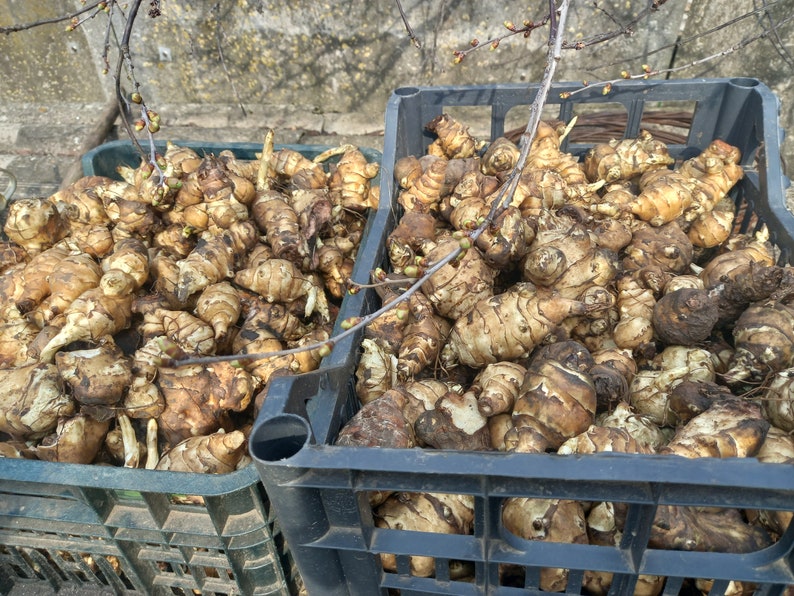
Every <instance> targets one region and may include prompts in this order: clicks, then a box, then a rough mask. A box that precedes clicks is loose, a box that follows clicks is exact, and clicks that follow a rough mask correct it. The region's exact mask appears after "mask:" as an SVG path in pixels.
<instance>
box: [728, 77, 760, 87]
mask: <svg viewBox="0 0 794 596" xmlns="http://www.w3.org/2000/svg"><path fill="white" fill-rule="evenodd" d="M730 82H731V85H733V86H735V87H742V88H745V89H751V88H753V87H758V84H759V82H760V81H759V80H758V79H753V78H750V77H737V78H735V79H731V81H730Z"/></svg>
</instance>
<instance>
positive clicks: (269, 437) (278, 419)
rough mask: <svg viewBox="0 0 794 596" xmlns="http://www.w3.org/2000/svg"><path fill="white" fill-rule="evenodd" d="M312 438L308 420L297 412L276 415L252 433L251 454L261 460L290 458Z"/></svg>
mask: <svg viewBox="0 0 794 596" xmlns="http://www.w3.org/2000/svg"><path fill="white" fill-rule="evenodd" d="M310 439H311V430H310V428H309V424H308V422H307V421H306V420H305V419H303V418H301V417H300V416H297V415H295V414H282V415H280V416H274V417H273V418H270V419H268V420H265V421H263V422H262V423H261V424H259V425H258V426H257V427H256V428H255V429H254V431H253V432H252V433H251V441H250V450H251V456H252V457H254V458H256V459H259V460H261V461H280V460H283V459H289V458H290V457H292V456H294V455H296V454H297V453H298V452H299V451H300V450H301V449H303V448H304V447H305V446H306V445H307V444H308V443H309V440H310Z"/></svg>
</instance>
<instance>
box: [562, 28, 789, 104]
mask: <svg viewBox="0 0 794 596" xmlns="http://www.w3.org/2000/svg"><path fill="white" fill-rule="evenodd" d="M790 21H794V15H789V16H788V17H786V18H785V19H783V20H781V21H779V22H778V23H777V25H776V27H775V28H776V29H777V28H779V27H780V26H781V25H785V24H786V23H788V22H790ZM770 33H771V31H770V30H766V29H765V30H764V31H762V32H761V33H759V34H757V35H753V36H751V37H746V38H744V39H743V40H741V41H740V42H738V43H736V44H734V45H732V46H731V47H729V48H726V49H724V50H720V51H719V52H716V53H714V54H711V55H709V56H705V57H704V58H698V59H697V60H693V61H692V62H688V63H687V64H682V65H681V66H675V67H673V68H660V69H652V68H650V67H647V66H646V67H645V68H644V70H643V72H642V73H639V74H630V73H628V72H624V75H623V76H621V77H620V78H619V79H611V80H608V81H599V82H598V83H589V84H588V85H585V86H583V87H582V88H580V89H575V90H574V91H567V92H565V94H564V97H565V98H568V97H571V96H573V95H577V94H579V93H581V92H582V91H584V90H585V89H589V88H591V87H593V86H602V87H603V88H604V94H608V93H609V90H610V89H611V88H612V85H614V84H615V83H618V82H620V81H623V80H631V79H648V78H650V77H656V76H659V75H663V74H671V73H676V72H681V71H682V70H687V69H690V68H693V67H695V66H699V65H701V64H705V63H706V62H710V61H712V60H716V59H717V58H723V57H725V56H728V55H730V54H733V53H734V52H737V51H739V50H741V49H742V48H744V47H746V46H748V45H750V44H751V43H753V42H755V41H758V40H759V39H763V38H765V37H767V36H768V35H769V34H770Z"/></svg>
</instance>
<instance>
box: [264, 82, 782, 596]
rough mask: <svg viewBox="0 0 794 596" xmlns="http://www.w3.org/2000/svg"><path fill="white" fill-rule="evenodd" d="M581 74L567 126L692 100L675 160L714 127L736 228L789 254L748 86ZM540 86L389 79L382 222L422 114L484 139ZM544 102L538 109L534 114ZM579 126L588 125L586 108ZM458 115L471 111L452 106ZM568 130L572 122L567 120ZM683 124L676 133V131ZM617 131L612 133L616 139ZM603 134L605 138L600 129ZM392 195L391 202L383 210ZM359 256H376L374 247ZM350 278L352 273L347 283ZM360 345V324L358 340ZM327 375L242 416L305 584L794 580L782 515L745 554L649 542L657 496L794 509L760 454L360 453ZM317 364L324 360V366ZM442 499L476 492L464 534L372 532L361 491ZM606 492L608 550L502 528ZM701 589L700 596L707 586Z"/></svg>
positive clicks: (353, 400)
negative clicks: (542, 507)
mask: <svg viewBox="0 0 794 596" xmlns="http://www.w3.org/2000/svg"><path fill="white" fill-rule="evenodd" d="M580 88H581V85H579V84H573V83H571V84H567V83H563V84H555V85H554V86H553V87H552V89H551V93H550V94H549V104H551V109H552V110H553V112H554V113H553V114H550V115H549V117H559V119H560V120H563V121H566V122H567V121H569V120H570V118H571V116H572V115H574V114H577V113H580V112H581V113H583V114H586V113H589V112H592V111H593V110H595V111H598V110H599V109H601V110H609V111H613V110H614V107H615V106H614V104H618V107H621V106H622V108H623V114H622V116H620V115H619V116H617V117H612V120H613V122H618V123H620V124H621V126H622V130H623V134H625V136H627V137H630V136H634V135H636V134H637V132H638V131H639V129H640V126H641V123H642V126H643V127H644V126H645V122H644V113H645V112H648V111H651V110H657V109H660V108H665V107H669V106H673V107H674V108H675V107H677V106H679V104H683V105H686V106H689V107H690V108H691V113H690V114H689V116H688V119H687V122H688V128H687V130H685V131H684V132H683V134H681V135H680V136H681V140H680V141H679V142H677V143H670V144H669V146H670V151H671V154H673V155H674V156H675V157H678V158H687V157H690V156H692V155H694V154H696V153H699V152H700V151H701V150H702V149H704V148H705V146H706V145H707V144H708V143H709V142H710V141H711V140H712V139H715V138H721V139H723V140H726V141H727V142H729V143H731V144H734V145H736V146H738V147H739V148H740V149H741V150H742V155H743V159H742V164H743V166H744V167H745V171H746V176H745V178H744V179H743V180H742V181H741V183H740V185H739V188H738V189H737V190H736V198H737V201H738V202H739V205H740V206H742V207H744V210H742V211H741V212H740V213H741V215H740V216H739V219H741V226H742V229H743V231H748V230H752V229H755V228H756V227H757V226H758V225H760V224H761V223H766V224H767V226H768V227H769V229H770V231H771V236H772V239H773V241H774V242H775V243H776V244H777V245H778V247H779V248H780V249H781V258H780V259H781V262H790V261H792V258H793V257H792V249H794V238H793V237H792V235H793V234H794V217H793V216H792V215H791V214H790V213H789V212H788V211H787V210H786V207H785V202H784V188H785V187H786V186H787V184H788V180H787V179H786V178H785V177H784V175H783V172H782V168H781V160H780V153H779V148H780V143H781V141H782V138H783V133H782V131H781V130H780V128H779V125H778V102H777V99H776V98H775V96H774V95H773V94H772V93H771V92H770V90H769V89H768V88H767V87H766V86H764V85H763V84H761V83H760V82H759V81H757V80H754V79H716V80H714V79H697V80H680V81H663V82H656V81H650V80H648V81H625V82H621V83H620V84H616V85H614V87H613V89H612V92H611V93H610V94H608V95H603V94H602V92H601V88H600V87H599V88H592V89H586V90H584V91H583V92H577V93H575V94H573V95H572V96H571V97H570V98H568V99H565V100H564V99H561V97H560V93H562V92H566V91H575V90H579V89H580ZM537 89H538V87H537V86H536V85H524V84H521V85H519V84H510V85H494V86H464V87H426V88H402V89H398V90H396V91H395V92H394V93H393V95H392V97H391V99H390V101H389V103H388V109H387V113H386V136H385V140H384V141H385V142H384V153H383V168H382V174H381V202H382V204H381V208H380V210H379V212H378V215H377V225H379V226H384V227H385V228H386V229H387V231H390V230H391V229H393V227H394V226H395V225H396V221H397V218H398V214H397V212H396V211H397V207H396V205H397V203H396V201H394V199H395V198H396V194H397V191H396V188H395V182H394V177H393V166H394V163H395V162H396V160H397V159H399V158H400V157H403V156H406V155H423V154H424V153H425V149H426V147H427V145H428V144H429V143H430V142H431V141H432V140H433V138H434V137H433V136H432V135H431V134H430V133H428V132H427V131H425V129H424V125H425V124H426V123H427V122H429V121H430V120H431V119H432V118H434V117H436V116H438V115H440V114H441V113H442V112H450V113H452V114H453V115H454V114H455V110H457V109H461V108H462V109H464V110H469V109H471V108H477V109H479V110H480V112H481V113H482V112H483V111H484V112H485V114H486V120H487V121H488V123H489V125H490V129H489V130H487V131H486V132H485V135H488V134H490V138H496V137H497V136H499V135H501V134H503V133H504V132H506V130H509V125H510V110H511V109H513V108H516V107H522V106H523V110H522V111H521V118H522V120H523V122H522V126H523V125H525V123H526V120H527V119H528V113H529V112H528V109H526V108H527V106H529V105H530V104H531V102H532V100H533V99H534V97H535V95H536V93H537ZM546 109H547V110H548V109H549V108H548V107H547V108H546ZM583 119H584V118H583ZM460 120H461V121H462V122H464V123H470V122H471V120H470V119H468V120H467V119H466V117H461V118H460ZM574 130H576V128H574ZM679 132H680V131H679ZM618 136H619V134H618ZM601 140H603V141H607V140H609V137H606V138H603V139H601ZM569 141H570V142H569V143H568V144H567V146H564V147H563V149H564V150H567V151H569V152H571V153H574V154H577V155H581V154H582V153H584V151H585V150H586V149H587V148H588V147H589V146H591V145H592V143H593V141H590V142H589V143H588V142H577V140H576V138H575V137H574V138H573V139H569ZM387 198H392V201H393V202H392V204H391V205H389V204H388V203H387V201H386V199H387ZM383 235H384V234H372V235H371V236H370V239H369V240H370V241H371V244H370V245H369V246H367V247H364V249H363V250H366V251H367V252H372V253H376V254H377V260H378V261H380V262H381V263H382V265H383V266H385V265H386V251H385V247H384V246H383V245H382V244H381V245H378V244H377V239H378V237H382V236H383ZM357 281H362V280H357ZM362 298H363V299H364V300H365V301H366V308H367V310H368V312H373V311H374V310H375V309H376V308H378V307H379V302H378V300H377V298H376V296H375V295H374V292H373V291H369V292H362ZM355 339H356V342H359V341H360V339H361V334H359V335H358V336H357V337H356V338H355ZM335 357H336V360H335V362H334V364H335V366H336V367H335V368H325V369H324V370H321V371H317V372H315V373H311V374H308V375H305V376H302V377H300V378H293V379H286V378H285V379H278V380H277V382H275V383H274V384H273V386H272V387H271V390H270V393H269V396H268V400H267V402H266V404H265V407H264V409H263V410H262V411H261V412H260V415H259V417H258V419H257V421H256V423H255V427H254V430H253V432H252V434H251V439H250V450H251V454H252V456H253V457H254V461H255V462H256V465H257V468H258V471H259V474H260V476H261V478H262V480H263V483H264V485H265V487H266V490H267V492H268V494H269V495H270V498H271V503H272V505H273V507H274V510H275V511H276V515H277V517H278V519H279V520H281V526H282V530H283V532H284V535H285V536H286V538H287V541H288V542H289V543H290V548H291V550H292V553H293V556H294V557H295V561H296V563H297V565H298V568H299V570H300V573H301V576H302V578H303V580H304V582H305V585H306V587H307V589H308V591H309V593H310V594H359V595H362V596H363V595H367V596H368V595H372V594H384V595H385V594H393V593H399V594H472V595H474V594H505V595H507V594H542V593H546V592H543V591H541V589H540V588H539V575H540V570H541V568H544V567H545V568H564V569H568V570H570V572H569V577H568V584H567V590H566V593H574V594H579V593H580V592H581V590H582V581H583V574H584V571H585V570H589V571H607V572H612V573H614V578H613V582H612V586H611V588H610V590H609V594H613V595H617V594H621V595H622V594H633V593H634V591H635V588H636V586H637V581H638V578H639V576H640V575H643V574H647V575H658V576H664V577H666V578H667V579H666V583H665V586H664V591H663V594H665V595H672V594H688V593H697V594H700V593H702V592H700V591H695V590H694V587H693V586H692V585H691V583H690V582H689V580H688V579H687V578H707V579H711V580H715V581H714V583H713V585H712V586H711V588H710V589H709V588H706V590H707V591H708V593H710V594H724V593H725V592H726V590H727V589H728V587H729V583H730V581H731V580H738V581H743V582H750V583H751V584H753V585H754V586H755V587H754V589H755V593H756V594H780V593H782V592H783V590H784V586H786V585H789V584H794V556H793V555H792V552H793V549H794V524H791V525H790V527H789V528H788V530H787V531H786V532H785V533H784V534H783V535H782V536H781V537H780V540H779V541H778V542H777V543H776V544H775V545H773V546H772V547H769V548H766V549H763V550H760V551H758V552H754V553H749V554H729V553H711V552H684V551H667V550H657V549H651V548H648V545H647V542H648V535H649V532H650V528H651V524H652V521H653V518H654V515H655V512H656V510H657V508H658V507H659V506H664V505H674V504H678V505H689V506H704V507H712V506H713V507H721V508H743V509H744V508H748V509H768V510H783V511H785V510H788V511H790V510H792V509H794V470H792V468H791V466H786V465H781V464H764V463H760V462H759V461H758V460H756V459H735V458H734V459H719V460H717V459H693V460H690V459H685V458H680V457H675V456H657V455H653V456H639V455H626V454H617V453H603V454H598V455H586V456H559V455H551V454H516V453H500V452H456V451H436V450H423V449H411V450H402V449H365V448H354V447H338V446H335V445H333V443H334V441H335V438H336V436H337V434H338V432H339V430H340V428H341V427H342V426H343V425H344V423H345V422H347V421H348V420H349V419H350V417H351V416H352V415H353V414H354V413H355V411H357V409H358V400H357V397H356V394H355V389H354V371H355V366H356V362H357V358H358V351H357V349H351V351H350V352H349V353H347V354H342V353H341V352H339V353H337V354H335ZM329 364H331V363H330V362H329ZM377 490H396V491H404V492H441V493H451V494H468V495H472V496H473V497H474V500H475V518H474V530H473V533H472V535H442V534H434V533H425V532H409V531H400V530H385V529H380V528H377V527H375V524H374V522H373V516H372V511H371V508H370V505H369V501H368V492H370V491H377ZM516 496H517V497H522V496H523V497H536V498H546V499H548V498H563V499H574V500H579V501H591V502H593V501H614V502H623V503H626V504H627V505H628V518H627V522H626V527H625V531H624V533H623V538H622V540H621V542H620V544H619V546H618V547H604V546H593V545H579V544H563V543H553V542H536V541H527V540H523V539H520V538H518V537H517V536H514V535H512V534H510V533H509V532H508V531H506V530H505V528H504V527H503V525H502V521H501V510H502V505H503V503H504V501H505V499H506V498H508V497H516ZM381 553H389V554H394V555H396V558H397V572H396V573H391V572H385V571H384V570H383V568H382V565H381V562H380V557H379V555H380V554H381ZM411 555H424V556H431V557H434V558H435V560H436V567H435V576H434V577H430V578H425V577H417V576H415V575H412V574H411V570H410V560H409V557H410V556H411ZM453 561H464V562H468V563H469V564H470V565H472V566H473V568H474V572H475V573H474V579H473V580H468V581H456V580H455V579H454V578H453V577H452V575H451V573H450V562H453ZM503 565H516V566H518V567H519V568H520V569H521V570H522V573H523V578H522V579H521V585H520V586H518V587H516V586H515V585H512V584H510V583H508V582H503V581H502V580H501V579H500V567H501V566H503ZM709 590H710V591H709Z"/></svg>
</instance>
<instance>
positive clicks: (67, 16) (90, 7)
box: [0, 0, 107, 35]
mask: <svg viewBox="0 0 794 596" xmlns="http://www.w3.org/2000/svg"><path fill="white" fill-rule="evenodd" d="M100 4H102V5H105V4H107V0H97V1H96V2H92V3H91V4H86V5H85V6H84V7H83V8H81V9H80V10H77V11H75V12H70V13H68V14H64V15H60V16H57V17H51V18H49V19H41V20H39V21H33V22H32V23H22V24H19V25H10V26H8V27H0V33H5V34H6V35H7V34H9V33H14V32H15V31H24V30H26V29H33V28H35V27H40V26H41V25H51V24H53V23H62V22H63V21H71V20H72V19H75V18H77V17H79V16H80V15H81V14H85V13H87V12H91V11H92V10H95V9H97V10H102V9H101V8H100V7H99V5H100Z"/></svg>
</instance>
